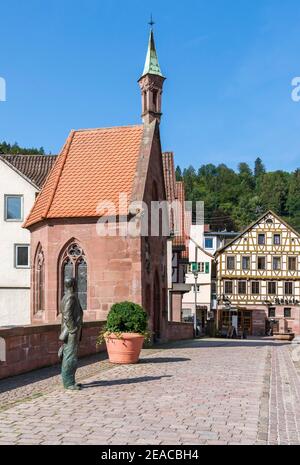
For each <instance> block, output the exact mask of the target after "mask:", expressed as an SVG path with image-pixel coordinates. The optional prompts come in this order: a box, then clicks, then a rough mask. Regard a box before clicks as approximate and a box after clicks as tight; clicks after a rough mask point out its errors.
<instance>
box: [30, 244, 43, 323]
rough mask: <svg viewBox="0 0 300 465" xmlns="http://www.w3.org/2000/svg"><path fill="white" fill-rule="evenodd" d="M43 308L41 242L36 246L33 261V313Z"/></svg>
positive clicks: (41, 310)
mask: <svg viewBox="0 0 300 465" xmlns="http://www.w3.org/2000/svg"><path fill="white" fill-rule="evenodd" d="M44 310H45V254H44V250H43V247H42V244H41V243H39V244H38V245H37V248H36V252H35V256H34V262H33V314H34V315H35V314H37V313H40V312H43V311H44Z"/></svg>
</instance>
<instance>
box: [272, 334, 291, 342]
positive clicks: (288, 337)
mask: <svg viewBox="0 0 300 465" xmlns="http://www.w3.org/2000/svg"><path fill="white" fill-rule="evenodd" d="M273 337H274V339H276V340H278V341H292V340H293V339H294V337H295V334H294V333H274V334H273Z"/></svg>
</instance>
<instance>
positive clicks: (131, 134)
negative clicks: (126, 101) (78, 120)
mask: <svg viewBox="0 0 300 465" xmlns="http://www.w3.org/2000/svg"><path fill="white" fill-rule="evenodd" d="M142 137H143V125H138V126H121V127H120V126H119V127H112V128H99V129H81V130H73V131H71V133H70V135H69V137H68V139H67V141H66V143H65V145H64V147H63V149H62V151H61V153H60V155H59V156H58V158H57V160H56V163H55V165H54V167H53V170H52V171H51V173H50V176H49V177H48V178H47V181H46V183H45V185H44V187H43V189H42V191H41V193H40V194H39V196H38V198H37V200H36V202H35V204H34V206H33V208H32V210H31V212H30V214H29V216H28V218H27V220H26V222H25V225H24V226H25V227H28V226H31V225H33V224H35V223H37V222H39V221H42V220H44V219H47V218H79V217H99V216H100V214H101V212H99V211H98V210H97V207H98V205H99V203H100V202H105V201H109V202H113V203H114V205H115V206H116V207H117V206H118V205H119V194H120V193H125V194H127V196H128V201H129V202H130V201H131V194H132V188H133V180H134V177H135V174H136V165H137V160H138V157H139V153H140V147H141V142H142Z"/></svg>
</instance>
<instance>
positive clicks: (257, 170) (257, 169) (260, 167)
mask: <svg viewBox="0 0 300 465" xmlns="http://www.w3.org/2000/svg"><path fill="white" fill-rule="evenodd" d="M265 172H266V169H265V165H264V164H263V162H262V159H261V158H260V157H257V159H256V160H255V162H254V176H255V178H258V177H259V176H261V175H262V174H265Z"/></svg>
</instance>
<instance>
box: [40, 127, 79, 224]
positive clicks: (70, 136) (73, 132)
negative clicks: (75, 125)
mask: <svg viewBox="0 0 300 465" xmlns="http://www.w3.org/2000/svg"><path fill="white" fill-rule="evenodd" d="M74 134H75V131H74V130H71V132H70V134H69V137H68V139H67V141H66V143H65V146H64V148H63V150H62V154H61V155H62V156H63V161H62V164H61V167H60V169H59V171H58V175H57V179H56V181H55V183H54V187H53V191H52V194H51V196H50V198H49V202H48V205H47V206H46V210H45V213H44V214H43V215H42V219H45V218H47V215H48V213H49V210H50V207H51V205H52V202H53V199H54V196H55V193H56V189H57V186H58V183H59V180H60V177H61V175H62V172H63V169H64V166H65V163H66V160H67V155H68V153H69V150H70V146H71V143H72V140H73V138H74ZM64 150H65V153H63V152H64Z"/></svg>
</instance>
